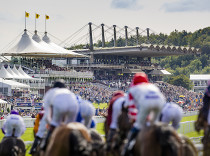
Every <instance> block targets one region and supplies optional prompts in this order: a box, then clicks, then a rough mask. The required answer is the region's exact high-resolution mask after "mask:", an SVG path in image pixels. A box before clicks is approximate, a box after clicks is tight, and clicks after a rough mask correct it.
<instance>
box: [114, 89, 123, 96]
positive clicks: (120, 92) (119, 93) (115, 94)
mask: <svg viewBox="0 0 210 156" xmlns="http://www.w3.org/2000/svg"><path fill="white" fill-rule="evenodd" d="M118 95H124V92H123V91H121V90H118V91H115V92H114V93H113V97H114V96H118Z"/></svg>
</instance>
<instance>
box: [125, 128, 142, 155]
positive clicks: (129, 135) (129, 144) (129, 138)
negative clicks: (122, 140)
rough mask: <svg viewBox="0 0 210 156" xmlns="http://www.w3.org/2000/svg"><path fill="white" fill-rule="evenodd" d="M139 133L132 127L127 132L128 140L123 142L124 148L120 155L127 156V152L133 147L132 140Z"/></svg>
mask: <svg viewBox="0 0 210 156" xmlns="http://www.w3.org/2000/svg"><path fill="white" fill-rule="evenodd" d="M138 133H139V130H138V129H136V128H135V127H133V128H132V129H131V131H130V132H129V133H128V142H127V143H126V144H125V146H124V149H123V151H122V153H121V156H129V153H130V152H131V150H132V149H133V146H134V144H135V142H134V140H135V138H136V136H137V134H138Z"/></svg>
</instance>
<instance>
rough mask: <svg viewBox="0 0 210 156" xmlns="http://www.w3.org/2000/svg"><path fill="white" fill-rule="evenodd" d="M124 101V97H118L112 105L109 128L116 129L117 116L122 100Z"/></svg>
mask: <svg viewBox="0 0 210 156" xmlns="http://www.w3.org/2000/svg"><path fill="white" fill-rule="evenodd" d="M123 101H124V97H120V98H119V99H117V100H116V101H115V102H114V103H113V106H112V122H111V124H110V128H112V129H117V128H118V124H117V122H118V117H119V115H120V113H121V110H122V102H123Z"/></svg>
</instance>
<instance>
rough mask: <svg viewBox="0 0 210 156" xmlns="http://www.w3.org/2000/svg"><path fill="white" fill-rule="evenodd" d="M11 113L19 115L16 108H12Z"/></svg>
mask: <svg viewBox="0 0 210 156" xmlns="http://www.w3.org/2000/svg"><path fill="white" fill-rule="evenodd" d="M11 114H15V115H19V112H18V111H17V110H12V111H11Z"/></svg>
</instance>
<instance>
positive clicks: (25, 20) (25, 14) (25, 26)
mask: <svg viewBox="0 0 210 156" xmlns="http://www.w3.org/2000/svg"><path fill="white" fill-rule="evenodd" d="M25 29H26V11H25Z"/></svg>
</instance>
